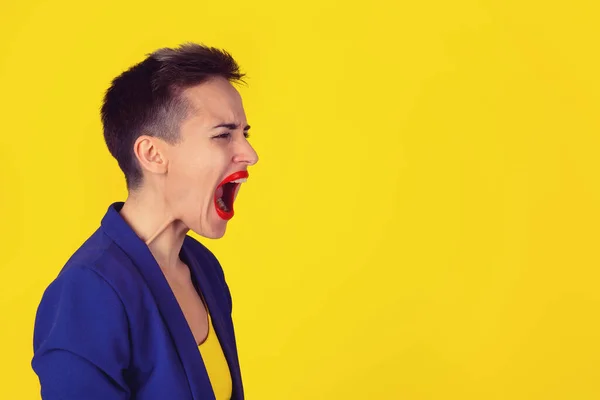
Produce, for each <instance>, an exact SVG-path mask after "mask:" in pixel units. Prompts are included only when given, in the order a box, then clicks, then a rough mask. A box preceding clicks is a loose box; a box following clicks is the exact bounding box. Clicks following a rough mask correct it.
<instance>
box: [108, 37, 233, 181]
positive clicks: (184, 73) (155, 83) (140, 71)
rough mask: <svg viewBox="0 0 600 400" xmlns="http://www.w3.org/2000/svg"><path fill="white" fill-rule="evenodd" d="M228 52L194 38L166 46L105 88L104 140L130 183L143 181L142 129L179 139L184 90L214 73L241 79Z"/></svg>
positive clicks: (185, 106) (184, 109)
mask: <svg viewBox="0 0 600 400" xmlns="http://www.w3.org/2000/svg"><path fill="white" fill-rule="evenodd" d="M244 76H245V74H243V73H241V72H240V69H239V66H238V64H237V63H236V61H235V60H234V59H233V57H232V56H231V55H230V54H229V53H228V52H226V51H224V50H220V49H216V48H214V47H207V46H204V45H200V44H195V43H185V44H182V45H180V46H179V47H178V48H162V49H159V50H156V51H154V52H153V53H151V54H148V55H147V58H146V59H145V60H143V61H142V62H140V63H138V64H136V65H134V66H133V67H131V68H130V69H129V70H127V71H125V72H123V73H122V74H121V75H119V76H118V77H116V78H115V79H114V80H113V81H112V84H111V86H110V87H109V89H108V90H107V91H106V94H105V96H104V101H103V103H102V109H101V117H102V125H103V129H104V140H105V141H106V145H107V146H108V150H109V151H110V154H111V155H112V156H113V157H114V158H115V159H116V160H117V162H118V164H119V167H120V168H121V170H122V171H123V173H124V175H125V181H126V184H127V188H128V189H130V190H134V189H136V188H137V187H139V186H140V184H141V183H142V171H141V168H140V166H139V164H138V162H137V159H136V157H135V155H134V153H133V144H134V143H135V141H136V139H137V138H138V137H139V136H141V135H142V134H147V135H150V136H156V137H160V138H161V139H164V140H165V141H167V142H168V143H171V144H173V143H176V142H177V140H179V138H180V135H179V126H180V124H181V122H182V121H183V120H184V119H185V118H186V116H187V114H188V111H189V110H190V107H189V104H188V102H187V101H186V99H185V98H183V96H182V91H183V90H185V89H187V88H189V87H192V86H196V85H199V84H201V83H203V82H205V81H207V80H208V79H210V78H213V77H223V78H225V79H227V80H229V81H230V82H240V81H243V78H244Z"/></svg>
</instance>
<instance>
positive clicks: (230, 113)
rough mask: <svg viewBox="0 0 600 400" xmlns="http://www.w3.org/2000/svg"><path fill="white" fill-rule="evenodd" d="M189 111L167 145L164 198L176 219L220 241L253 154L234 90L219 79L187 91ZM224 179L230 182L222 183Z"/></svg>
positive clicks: (227, 83) (245, 123)
mask: <svg viewBox="0 0 600 400" xmlns="http://www.w3.org/2000/svg"><path fill="white" fill-rule="evenodd" d="M184 96H186V98H187V99H188V101H189V103H190V105H191V106H192V107H191V111H190V112H189V115H188V117H187V119H186V120H184V121H183V122H182V124H181V129H180V134H181V140H180V141H178V142H177V143H176V144H174V145H172V146H167V157H168V160H169V164H168V172H167V177H166V179H167V182H166V186H167V188H166V189H167V190H166V193H165V195H166V196H167V198H168V202H169V204H170V206H171V208H172V212H173V213H174V214H175V217H176V218H177V219H180V220H181V221H182V222H183V223H184V224H185V225H186V226H187V227H188V228H189V229H191V230H192V231H194V232H196V233H197V234H199V235H201V236H204V237H208V238H213V239H215V238H220V237H222V236H223V234H224V233H225V229H226V226H227V222H228V221H229V220H230V219H231V218H232V217H233V211H234V200H235V197H236V196H237V193H238V191H239V190H240V187H241V186H243V184H242V182H243V181H244V180H245V179H244V178H245V176H246V175H245V174H246V171H247V168H248V167H249V166H251V165H254V164H255V163H256V162H257V161H258V155H257V154H256V152H255V151H254V149H253V148H252V146H251V145H250V143H249V142H248V140H247V133H248V129H249V126H248V124H247V121H246V115H245V112H244V108H243V105H242V99H241V96H240V94H239V93H238V91H237V90H236V89H235V88H234V87H233V85H231V83H229V81H227V80H226V79H224V78H215V79H212V80H210V81H208V82H205V83H202V84H201V85H198V86H196V87H193V88H190V89H187V90H186V91H185V92H184ZM227 181H235V182H229V183H227V184H224V182H227Z"/></svg>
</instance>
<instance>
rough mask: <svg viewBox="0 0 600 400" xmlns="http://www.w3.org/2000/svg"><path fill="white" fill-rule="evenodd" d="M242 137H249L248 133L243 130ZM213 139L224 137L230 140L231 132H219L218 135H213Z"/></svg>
mask: <svg viewBox="0 0 600 400" xmlns="http://www.w3.org/2000/svg"><path fill="white" fill-rule="evenodd" d="M244 137H245V138H246V139H248V138H249V137H250V134H249V133H248V132H244ZM213 139H226V140H230V139H231V133H230V132H225V133H221V134H220V135H216V136H213Z"/></svg>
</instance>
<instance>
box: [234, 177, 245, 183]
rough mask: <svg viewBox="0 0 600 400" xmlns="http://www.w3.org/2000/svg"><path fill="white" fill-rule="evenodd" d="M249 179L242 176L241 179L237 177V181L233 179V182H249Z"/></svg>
mask: <svg viewBox="0 0 600 400" xmlns="http://www.w3.org/2000/svg"><path fill="white" fill-rule="evenodd" d="M247 181H248V179H246V178H240V179H236V180H235V181H231V182H232V183H244V182H247Z"/></svg>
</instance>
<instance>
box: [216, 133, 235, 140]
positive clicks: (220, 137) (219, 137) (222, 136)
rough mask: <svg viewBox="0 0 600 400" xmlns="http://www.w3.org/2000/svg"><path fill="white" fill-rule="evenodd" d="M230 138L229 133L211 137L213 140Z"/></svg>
mask: <svg viewBox="0 0 600 400" xmlns="http://www.w3.org/2000/svg"><path fill="white" fill-rule="evenodd" d="M230 137H231V133H229V132H226V133H221V134H220V135H216V136H213V139H229V138H230Z"/></svg>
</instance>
